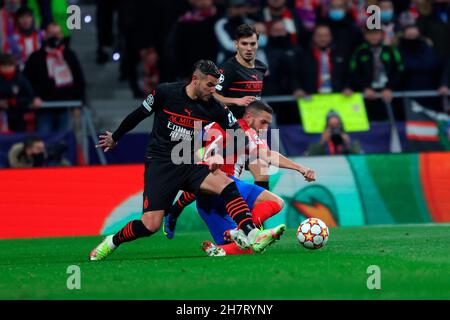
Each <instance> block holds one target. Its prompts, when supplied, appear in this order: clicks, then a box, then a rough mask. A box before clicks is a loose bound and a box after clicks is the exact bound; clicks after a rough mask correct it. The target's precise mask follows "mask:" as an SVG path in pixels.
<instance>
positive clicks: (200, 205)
mask: <svg viewBox="0 0 450 320" xmlns="http://www.w3.org/2000/svg"><path fill="white" fill-rule="evenodd" d="M230 178H231V179H233V180H234V182H235V183H236V186H237V188H238V190H239V193H240V194H241V195H242V198H244V201H245V202H247V205H248V207H249V208H250V210H252V209H253V206H254V205H255V201H256V198H258V196H259V195H260V194H261V193H262V192H263V191H264V190H265V189H264V188H261V187H260V186H257V185H254V184H249V183H246V182H243V181H241V180H239V179H237V178H235V177H230ZM197 210H198V213H199V214H200V217H202V219H203V220H204V221H205V223H206V225H207V226H208V229H209V232H210V233H211V235H212V237H213V238H214V241H215V242H216V244H219V245H220V244H224V243H225V241H224V240H223V233H224V232H225V231H226V230H230V229H235V228H236V227H237V225H236V223H235V222H234V221H233V219H231V217H230V215H229V214H228V213H227V210H226V209H225V203H224V201H223V199H222V198H221V197H219V196H206V195H200V196H198V197H197Z"/></svg>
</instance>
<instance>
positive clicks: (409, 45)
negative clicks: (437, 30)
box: [401, 39, 422, 50]
mask: <svg viewBox="0 0 450 320" xmlns="http://www.w3.org/2000/svg"><path fill="white" fill-rule="evenodd" d="M401 44H402V46H404V47H405V48H406V49H410V50H417V49H419V48H420V47H421V46H422V40H421V39H402V41H401Z"/></svg>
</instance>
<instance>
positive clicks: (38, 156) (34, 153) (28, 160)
mask: <svg viewBox="0 0 450 320" xmlns="http://www.w3.org/2000/svg"><path fill="white" fill-rule="evenodd" d="M46 157H47V156H46V150H45V143H44V141H43V140H42V139H40V138H36V137H30V138H28V139H26V140H25V141H24V142H18V143H16V144H14V145H13V146H12V147H11V149H10V150H9V152H8V160H9V165H10V167H11V168H36V167H43V166H46Z"/></svg>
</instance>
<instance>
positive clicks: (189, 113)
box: [184, 108, 192, 116]
mask: <svg viewBox="0 0 450 320" xmlns="http://www.w3.org/2000/svg"><path fill="white" fill-rule="evenodd" d="M184 112H186V113H187V114H188V115H189V116H190V115H191V113H192V110H189V109H188V108H184Z"/></svg>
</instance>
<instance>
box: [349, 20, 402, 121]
mask: <svg viewBox="0 0 450 320" xmlns="http://www.w3.org/2000/svg"><path fill="white" fill-rule="evenodd" d="M364 37H365V39H366V42H365V43H363V44H362V45H361V46H359V47H358V48H357V49H356V51H355V52H354V53H353V56H352V59H351V61H350V78H351V84H352V89H353V90H355V91H360V92H363V93H364V96H365V98H366V99H367V100H368V101H367V103H366V107H367V111H368V115H369V119H371V120H386V116H387V114H386V111H385V108H384V107H383V105H382V104H380V101H379V100H378V101H376V98H377V97H376V94H377V92H380V93H381V96H382V98H383V100H384V102H387V103H390V102H391V100H392V91H393V90H395V89H398V88H399V86H400V82H401V75H402V72H403V64H402V61H401V57H400V53H399V52H398V51H397V49H395V48H394V47H392V46H386V45H383V37H384V33H383V30H382V29H372V30H371V29H366V30H365V33H364Z"/></svg>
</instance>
